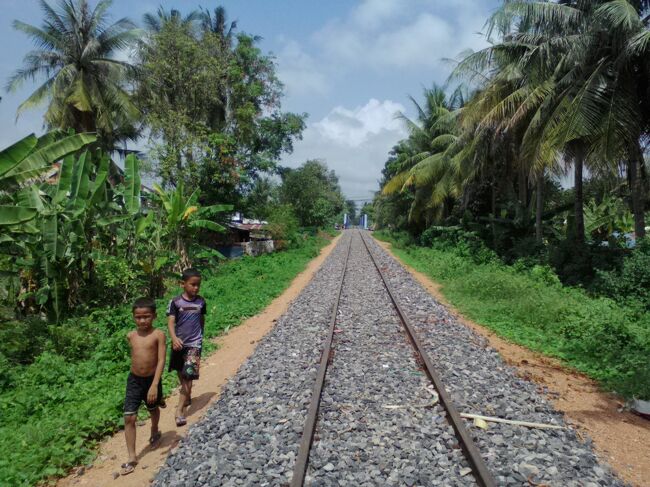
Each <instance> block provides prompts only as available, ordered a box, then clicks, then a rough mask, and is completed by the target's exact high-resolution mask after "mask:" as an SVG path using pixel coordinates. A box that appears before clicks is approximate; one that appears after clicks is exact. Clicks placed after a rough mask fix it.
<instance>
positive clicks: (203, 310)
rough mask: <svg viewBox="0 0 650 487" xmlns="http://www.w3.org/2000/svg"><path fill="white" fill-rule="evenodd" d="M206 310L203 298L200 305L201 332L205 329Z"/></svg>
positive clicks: (206, 306)
mask: <svg viewBox="0 0 650 487" xmlns="http://www.w3.org/2000/svg"><path fill="white" fill-rule="evenodd" d="M207 312H208V305H207V304H206V302H205V300H203V305H202V306H201V334H203V331H204V330H205V314H206V313H207Z"/></svg>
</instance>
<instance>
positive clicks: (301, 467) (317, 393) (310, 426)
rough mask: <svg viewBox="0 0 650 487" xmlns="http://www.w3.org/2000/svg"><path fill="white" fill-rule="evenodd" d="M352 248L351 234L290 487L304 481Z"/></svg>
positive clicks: (298, 486) (300, 484)
mask: <svg viewBox="0 0 650 487" xmlns="http://www.w3.org/2000/svg"><path fill="white" fill-rule="evenodd" d="M351 248H352V236H350V242H349V243H348V251H347V254H346V256H345V263H344V264H343V272H341V280H340V282H339V291H338V293H337V295H336V300H335V301H334V305H333V306H332V316H331V318H330V323H329V330H328V333H327V338H326V340H325V346H324V347H323V352H322V355H321V358H320V366H319V367H318V373H317V374H316V383H315V384H314V389H313V391H312V393H311V403H310V404H309V410H308V411H307V417H306V418H305V427H304V428H303V430H302V438H301V440H300V447H299V449H298V456H297V457H296V463H295V465H294V467H293V477H292V479H291V487H302V485H303V483H304V482H305V474H306V473H307V465H308V464H309V451H310V450H311V444H312V440H313V438H314V431H315V430H316V422H317V421H318V408H319V407H320V400H321V396H322V393H323V384H324V383H325V374H326V373H327V365H328V363H329V358H330V352H331V350H332V340H333V339H334V329H335V327H336V315H337V312H338V310H339V301H340V300H341V293H342V292H343V280H344V279H345V271H346V270H347V268H348V260H349V259H350V249H351Z"/></svg>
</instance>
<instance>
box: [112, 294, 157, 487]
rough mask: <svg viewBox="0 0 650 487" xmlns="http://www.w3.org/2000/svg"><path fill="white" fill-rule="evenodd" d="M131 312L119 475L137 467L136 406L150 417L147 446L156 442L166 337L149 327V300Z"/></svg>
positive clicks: (138, 303)
mask: <svg viewBox="0 0 650 487" xmlns="http://www.w3.org/2000/svg"><path fill="white" fill-rule="evenodd" d="M132 309H133V320H134V321H135V324H136V330H134V331H131V332H129V334H128V335H127V340H128V342H129V346H130V347H131V372H130V373H129V377H128V379H127V380H126V398H125V399H124V436H125V437H126V448H127V450H128V452H129V460H128V461H127V462H126V463H123V464H122V471H121V474H122V475H128V474H130V473H131V472H133V471H134V470H135V466H136V465H137V464H138V459H137V456H136V454H135V420H136V418H137V416H138V409H139V408H140V404H141V403H142V402H144V403H145V404H146V405H147V409H148V410H149V414H150V415H151V437H150V438H149V444H150V445H151V446H155V445H156V444H157V442H158V440H160V431H159V430H158V421H159V420H160V409H159V406H163V407H164V402H163V392H162V382H161V377H162V373H163V369H164V367H165V348H166V337H165V334H164V333H163V332H162V331H161V330H156V329H155V328H154V327H153V322H154V320H155V319H156V303H155V302H154V301H153V299H150V298H138V299H136V300H135V302H134V303H133V308H132Z"/></svg>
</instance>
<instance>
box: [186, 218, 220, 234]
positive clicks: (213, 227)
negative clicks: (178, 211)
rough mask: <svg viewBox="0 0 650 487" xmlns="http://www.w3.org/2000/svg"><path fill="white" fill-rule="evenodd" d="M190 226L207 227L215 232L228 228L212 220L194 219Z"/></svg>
mask: <svg viewBox="0 0 650 487" xmlns="http://www.w3.org/2000/svg"><path fill="white" fill-rule="evenodd" d="M189 226H190V227H192V228H205V229H207V230H212V231H213V232H224V231H225V230H226V229H225V228H224V227H223V226H222V225H219V224H218V223H215V222H213V221H211V220H192V221H191V222H190V224H189Z"/></svg>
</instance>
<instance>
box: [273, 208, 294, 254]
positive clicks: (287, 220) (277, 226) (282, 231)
mask: <svg viewBox="0 0 650 487" xmlns="http://www.w3.org/2000/svg"><path fill="white" fill-rule="evenodd" d="M268 230H269V232H271V236H272V237H273V240H274V241H276V245H278V246H291V245H294V244H296V243H297V242H298V241H299V240H298V230H299V225H298V218H297V217H296V213H295V212H294V210H293V207H292V206H289V205H279V206H276V207H274V208H273V209H272V210H271V212H270V214H269V225H268Z"/></svg>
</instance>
